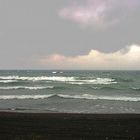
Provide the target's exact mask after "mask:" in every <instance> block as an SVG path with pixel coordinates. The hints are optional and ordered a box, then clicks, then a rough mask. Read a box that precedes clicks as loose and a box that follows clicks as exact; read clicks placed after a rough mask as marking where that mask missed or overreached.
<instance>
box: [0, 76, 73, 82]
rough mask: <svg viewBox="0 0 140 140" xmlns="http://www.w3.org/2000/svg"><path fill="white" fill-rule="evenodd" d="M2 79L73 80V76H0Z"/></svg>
mask: <svg viewBox="0 0 140 140" xmlns="http://www.w3.org/2000/svg"><path fill="white" fill-rule="evenodd" d="M0 79H2V80H29V81H62V82H66V81H73V80H75V78H74V77H58V76H52V77H47V76H40V77H20V76H0Z"/></svg>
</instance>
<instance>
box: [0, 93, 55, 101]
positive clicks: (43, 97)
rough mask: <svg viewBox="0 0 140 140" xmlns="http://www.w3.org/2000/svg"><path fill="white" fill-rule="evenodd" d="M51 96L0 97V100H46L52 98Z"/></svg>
mask: <svg viewBox="0 0 140 140" xmlns="http://www.w3.org/2000/svg"><path fill="white" fill-rule="evenodd" d="M52 96H53V94H50V95H0V100H9V99H35V100H37V99H46V98H49V97H52Z"/></svg>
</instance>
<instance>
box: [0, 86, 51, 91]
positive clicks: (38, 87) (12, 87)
mask: <svg viewBox="0 0 140 140" xmlns="http://www.w3.org/2000/svg"><path fill="white" fill-rule="evenodd" d="M53 88H54V86H45V87H43V86H36V87H25V86H11V87H0V90H12V89H13V90H16V89H29V90H39V89H53Z"/></svg>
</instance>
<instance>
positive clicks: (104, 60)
mask: <svg viewBox="0 0 140 140" xmlns="http://www.w3.org/2000/svg"><path fill="white" fill-rule="evenodd" d="M139 60H140V46H138V45H131V46H127V47H125V48H123V49H121V50H118V51H116V52H113V53H104V52H100V51H97V50H91V51H90V52H89V53H88V54H86V55H79V56H75V57H67V56H64V55H60V54H58V55H56V54H55V55H50V56H48V57H44V58H41V59H40V63H41V64H42V65H43V66H46V67H47V68H51V69H140V65H139Z"/></svg>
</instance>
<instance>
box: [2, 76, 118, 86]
mask: <svg viewBox="0 0 140 140" xmlns="http://www.w3.org/2000/svg"><path fill="white" fill-rule="evenodd" d="M6 80H7V81H6ZM12 80H23V81H33V82H35V81H56V82H65V83H68V84H76V85H83V84H105V85H108V84H116V83H117V82H116V81H115V79H111V78H93V79H91V78H90V79H89V78H87V79H84V80H83V79H79V78H78V77H62V76H52V77H47V76H40V77H20V76H0V81H1V82H2V81H4V82H13V81H12Z"/></svg>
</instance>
